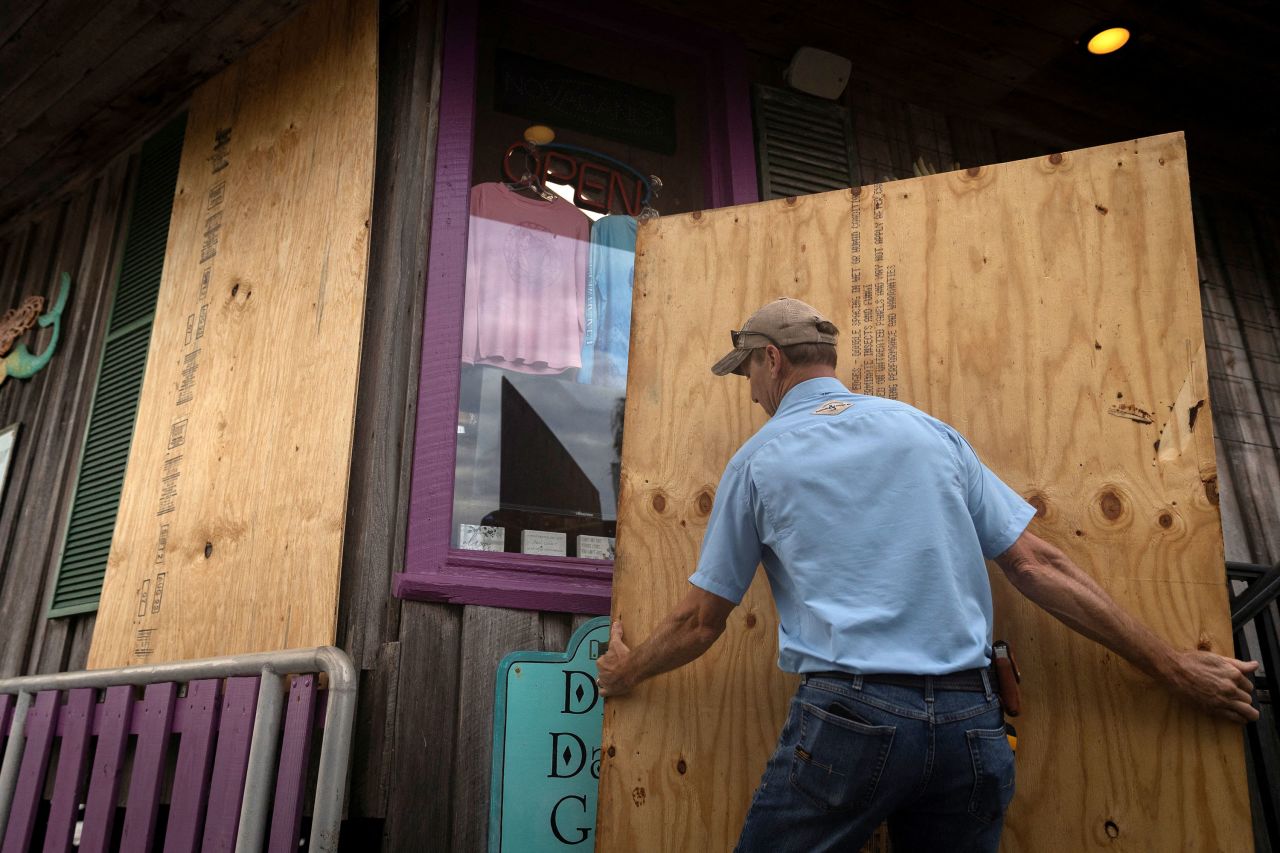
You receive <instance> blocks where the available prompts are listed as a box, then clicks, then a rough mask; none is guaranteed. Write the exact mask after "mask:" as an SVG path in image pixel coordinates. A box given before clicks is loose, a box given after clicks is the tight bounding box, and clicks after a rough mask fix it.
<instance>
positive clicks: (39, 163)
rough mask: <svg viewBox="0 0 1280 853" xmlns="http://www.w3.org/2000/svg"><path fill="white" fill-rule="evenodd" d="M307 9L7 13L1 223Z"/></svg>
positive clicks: (87, 7) (36, 8) (43, 4)
mask: <svg viewBox="0 0 1280 853" xmlns="http://www.w3.org/2000/svg"><path fill="white" fill-rule="evenodd" d="M303 2H304V0H7V1H6V2H4V3H0V223H3V222H4V221H5V220H6V219H7V218H9V216H11V215H13V214H14V213H15V212H17V211H19V210H21V209H22V208H24V207H26V206H29V205H30V204H32V203H33V202H36V201H38V200H39V199H41V198H43V197H44V196H45V195H46V194H47V193H49V192H51V191H55V190H57V189H58V188H59V187H61V186H63V185H65V184H66V183H67V182H68V180H69V179H74V178H75V177H77V176H78V175H80V173H83V172H84V171H85V170H86V167H90V168H91V167H94V166H96V165H99V164H101V163H103V162H105V161H106V160H109V159H110V158H111V157H113V156H115V155H116V154H117V153H119V152H120V151H122V150H124V149H125V148H128V147H129V146H130V145H132V144H133V143H134V142H135V141H137V139H138V138H139V136H140V135H142V134H144V133H145V132H146V131H148V130H149V129H150V128H152V127H154V126H155V124H156V123H157V122H159V121H160V120H162V119H164V118H166V117H167V116H169V115H170V114H172V113H173V112H174V111H175V110H176V109H178V108H179V107H180V106H181V105H182V103H183V102H184V101H185V100H186V98H187V96H188V95H189V94H190V92H191V90H192V89H193V88H194V87H195V86H196V85H197V84H199V83H200V82H202V81H204V80H206V79H208V78H209V77H211V76H212V75H213V74H215V73H217V72H218V71H219V70H220V69H222V68H223V67H225V66H226V65H228V64H229V63H230V62H232V61H233V60H234V59H235V58H236V57H237V56H239V55H240V54H241V53H243V52H244V50H245V49H246V48H247V47H249V46H250V45H252V44H254V43H255V42H257V41H258V40H259V39H261V38H262V37H263V36H264V35H266V34H267V33H269V32H270V31H271V30H273V29H274V28H275V27H276V26H277V25H278V24H279V23H280V22H282V21H283V20H284V19H285V18H287V17H288V16H289V15H290V14H292V13H293V12H294V11H295V10H296V9H297V8H298V7H299V6H301V5H302V4H303Z"/></svg>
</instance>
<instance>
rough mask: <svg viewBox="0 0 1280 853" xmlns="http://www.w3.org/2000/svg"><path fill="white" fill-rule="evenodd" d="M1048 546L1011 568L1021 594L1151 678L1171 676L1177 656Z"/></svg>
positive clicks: (1012, 577)
mask: <svg viewBox="0 0 1280 853" xmlns="http://www.w3.org/2000/svg"><path fill="white" fill-rule="evenodd" d="M1044 544H1045V545H1046V547H1042V548H1038V549H1036V552H1035V553H1034V554H1030V555H1020V556H1019V558H1017V559H1016V560H1015V565H1014V566H1013V567H1012V568H1006V573H1007V574H1008V576H1009V579H1010V580H1011V581H1012V582H1013V584H1014V586H1015V587H1017V589H1018V591H1019V592H1021V593H1022V594H1023V595H1025V596H1026V597H1027V598H1029V599H1031V601H1033V602H1034V603H1035V604H1037V605H1039V606H1040V607H1042V608H1043V609H1044V610H1046V611H1048V612H1049V613H1050V614H1052V615H1053V616H1054V617H1056V618H1057V619H1058V620H1059V621H1061V622H1062V623H1063V624H1065V625H1066V626H1067V627H1068V628H1071V629H1072V630H1073V631H1076V632H1077V633H1079V634H1082V635H1084V636H1086V637H1088V638H1089V639H1091V640H1094V641H1095V642H1098V643H1101V644H1102V645H1104V646H1106V647H1107V648H1109V649H1111V650H1112V651H1114V652H1115V653H1116V654H1118V655H1120V656H1121V657H1122V658H1124V659H1125V660H1127V661H1129V662H1130V663H1131V664H1133V665H1134V666H1136V667H1137V668H1138V669H1140V670H1142V671H1143V672H1146V673H1147V674H1148V675H1152V676H1156V677H1162V676H1165V675H1167V673H1168V671H1169V668H1170V667H1171V666H1172V665H1173V663H1174V657H1175V655H1176V652H1175V650H1174V649H1173V648H1172V647H1171V646H1170V645H1169V644H1168V643H1167V642H1165V641H1164V640H1163V639H1161V638H1160V637H1158V636H1156V635H1155V634H1154V633H1153V632H1152V631H1151V630H1150V629H1149V628H1147V626H1146V625H1144V624H1143V623H1142V622H1141V621H1139V620H1138V619H1136V618H1134V617H1133V616H1132V615H1130V614H1129V613H1127V612H1126V611H1125V610H1124V609H1123V608H1122V607H1120V605H1119V604H1117V603H1116V601H1115V599H1113V598H1112V597H1111V596H1110V595H1108V594H1107V592H1106V590H1104V589H1103V588H1102V587H1101V586H1099V585H1098V583H1097V582H1096V581H1095V580H1094V579H1093V578H1091V577H1090V576H1089V575H1088V574H1087V573H1086V572H1085V571H1084V570H1083V569H1081V568H1080V567H1079V566H1077V565H1076V564H1075V563H1074V562H1073V561H1072V560H1071V558H1070V557H1068V556H1066V555H1065V554H1063V553H1062V552H1061V551H1060V550H1058V549H1057V548H1054V547H1052V546H1048V545H1047V543H1044ZM1002 566H1003V563H1002Z"/></svg>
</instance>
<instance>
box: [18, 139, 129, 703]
mask: <svg viewBox="0 0 1280 853" xmlns="http://www.w3.org/2000/svg"><path fill="white" fill-rule="evenodd" d="M135 168H136V163H135V159H134V158H133V157H131V156H124V157H121V158H118V159H117V160H116V161H114V162H113V163H112V164H111V165H110V166H108V167H107V168H106V169H105V170H104V171H102V172H100V173H99V174H97V175H96V176H94V177H93V178H92V179H91V180H88V181H87V182H85V183H84V184H83V185H82V186H81V187H80V188H79V189H77V190H76V191H74V192H72V193H69V194H66V195H64V196H62V197H61V198H59V199H57V200H55V201H52V202H50V203H47V204H45V205H44V206H43V207H41V208H40V209H38V210H36V211H35V212H33V213H32V214H30V215H28V216H26V217H24V218H23V219H22V220H20V221H16V222H9V223H4V224H2V225H0V306H3V307H0V311H2V310H5V309H8V308H10V307H13V306H16V305H17V304H18V303H19V301H21V299H22V298H24V297H26V296H28V295H31V294H36V293H39V294H44V296H45V297H46V299H47V298H49V297H51V296H53V295H54V293H55V288H56V286H57V281H58V276H59V274H60V273H62V272H63V271H66V272H69V273H71V295H70V299H69V301H68V304H67V307H66V311H65V312H64V314H63V329H62V339H61V341H60V343H59V345H58V350H57V352H56V353H55V355H54V356H53V360H52V361H50V362H49V365H48V366H47V367H46V368H45V369H44V370H43V371H41V372H40V373H38V374H36V375H35V376H34V377H32V378H31V379H29V380H21V379H12V378H11V379H9V380H8V381H6V382H5V383H4V385H2V386H0V423H4V424H6V425H7V424H10V423H13V422H14V421H18V422H20V423H21V424H22V428H21V432H20V434H19V436H18V445H17V448H16V453H15V456H14V459H13V466H12V469H11V470H10V473H9V486H8V488H7V490H6V491H5V496H4V504H3V506H0V625H4V626H5V636H4V642H3V643H0V677H4V676H12V675H20V674H26V673H36V672H57V671H58V670H61V669H67V668H70V669H74V668H76V667H78V666H79V665H81V664H82V663H83V662H84V656H85V652H86V650H87V649H88V640H89V636H90V634H91V632H92V630H93V616H92V615H89V616H83V617H76V618H71V619H47V618H46V616H45V613H46V608H47V603H48V594H49V591H50V587H51V586H52V583H53V579H54V566H55V564H56V561H57V555H58V553H59V551H60V543H61V539H62V536H63V535H64V532H65V526H66V517H67V512H68V511H69V503H70V497H71V491H72V486H73V483H74V477H75V474H76V463H77V461H78V459H79V455H80V447H81V443H82V437H83V431H84V428H85V424H86V422H87V419H88V408H89V403H90V398H91V395H92V393H93V386H94V380H95V378H96V375H97V370H98V361H99V357H100V350H101V344H102V338H103V334H104V330H105V325H106V313H107V308H108V306H109V305H110V301H109V299H110V295H111V290H112V287H113V285H114V282H115V276H116V271H117V269H118V267H119V260H120V258H119V255H120V251H121V248H122V245H123V240H122V235H123V229H124V225H125V221H124V220H125V218H126V217H127V212H128V204H127V202H128V195H129V191H130V188H131V186H132V184H133V175H134V171H135ZM46 336H47V332H46V333H44V334H36V333H35V332H31V333H28V335H27V337H26V340H27V341H28V345H29V346H30V347H31V348H32V349H33V350H36V351H38V349H39V347H42V346H43V344H44V341H45V339H46Z"/></svg>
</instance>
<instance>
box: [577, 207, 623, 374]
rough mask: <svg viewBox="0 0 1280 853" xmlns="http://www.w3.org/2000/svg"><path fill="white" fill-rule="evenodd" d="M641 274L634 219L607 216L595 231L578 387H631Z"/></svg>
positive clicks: (588, 277)
mask: <svg viewBox="0 0 1280 853" xmlns="http://www.w3.org/2000/svg"><path fill="white" fill-rule="evenodd" d="M635 272H636V220H635V217H634V216H620V215H614V216H606V217H604V218H602V219H598V220H596V223H595V224H594V225H592V226H591V259H590V262H589V263H588V265H587V304H586V310H585V314H584V322H583V329H584V333H583V338H582V369H581V370H579V371H578V381H579V382H581V383H584V384H590V385H606V386H609V387H611V388H616V389H618V390H620V391H623V390H626V387H627V348H628V346H629V345H630V343H631V287H632V282H633V281H634V279H635Z"/></svg>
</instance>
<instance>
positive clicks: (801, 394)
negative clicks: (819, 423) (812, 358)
mask: <svg viewBox="0 0 1280 853" xmlns="http://www.w3.org/2000/svg"><path fill="white" fill-rule="evenodd" d="M848 393H849V389H848V388H846V387H844V383H843V382H841V381H840V380H839V379H836V378H835V377H834V376H819V377H818V378H817V379H806V380H805V381H803V382H801V383H800V384H798V385H794V386H792V388H791V390H790V391H788V392H787V393H785V394H783V395H782V399H781V400H780V401H779V402H778V412H779V413H781V412H783V411H784V410H787V409H790V408H791V407H793V406H799V405H803V404H805V403H807V402H808V401H810V400H814V399H818V398H821V397H826V396H829V395H831V394H848Z"/></svg>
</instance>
